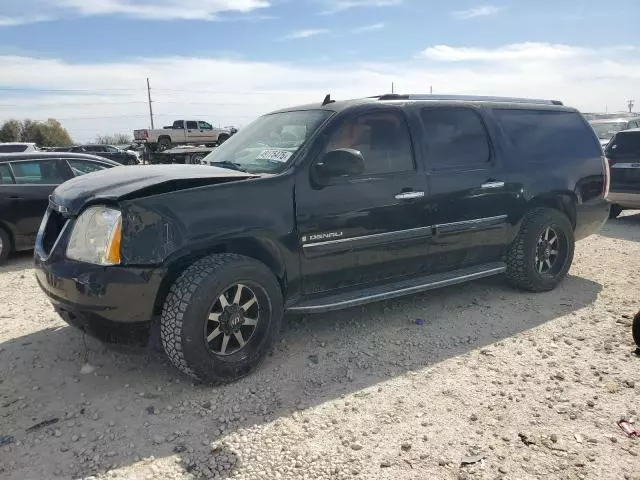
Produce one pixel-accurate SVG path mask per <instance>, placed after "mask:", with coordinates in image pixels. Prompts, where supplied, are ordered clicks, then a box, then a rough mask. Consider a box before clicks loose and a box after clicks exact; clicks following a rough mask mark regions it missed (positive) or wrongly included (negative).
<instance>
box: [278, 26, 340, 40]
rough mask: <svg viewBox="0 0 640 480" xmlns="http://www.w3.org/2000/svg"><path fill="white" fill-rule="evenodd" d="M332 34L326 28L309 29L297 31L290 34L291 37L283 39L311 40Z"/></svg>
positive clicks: (283, 38)
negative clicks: (311, 38) (310, 38)
mask: <svg viewBox="0 0 640 480" xmlns="http://www.w3.org/2000/svg"><path fill="white" fill-rule="evenodd" d="M327 33H330V31H329V30H327V29H326V28H308V29H306V30H297V31H295V32H292V33H290V34H289V35H285V36H284V37H282V40H296V39H300V38H309V37H315V36H318V35H326V34H327Z"/></svg>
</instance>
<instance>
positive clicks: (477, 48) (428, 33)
mask: <svg viewBox="0 0 640 480" xmlns="http://www.w3.org/2000/svg"><path fill="white" fill-rule="evenodd" d="M639 18H640V2H639V1H637V0H618V1H617V2H615V5H613V6H612V5H610V4H608V3H607V2H603V1H602V0H598V1H592V0H554V1H550V0H535V1H529V0H511V1H506V0H495V1H490V2H483V1H476V0H449V1H447V2H444V1H432V0H20V1H17V0H0V121H3V120H6V119H8V118H18V119H24V118H31V119H35V120H46V119H47V118H57V119H59V120H60V121H61V122H62V124H63V125H64V126H65V127H67V129H68V130H69V132H70V133H71V135H72V137H73V138H74V140H76V141H77V142H83V141H85V142H86V141H91V140H93V139H95V137H96V136H97V135H103V134H111V133H131V131H132V130H133V129H135V128H148V127H149V126H150V119H149V107H148V103H147V84H146V79H147V78H149V81H150V85H151V96H152V100H153V109H154V119H155V124H156V127H158V126H163V125H167V124H170V123H172V121H173V120H174V119H179V118H194V119H199V120H200V119H201V120H205V121H208V122H210V123H212V124H214V125H219V126H227V125H235V126H240V127H242V126H244V125H247V124H248V123H249V122H251V121H252V120H253V119H255V118H256V117H257V116H258V115H261V114H263V113H266V112H269V111H270V110H274V109H277V108H283V107H287V106H294V105H297V104H301V103H309V102H318V103H319V102H321V101H322V99H323V98H324V96H325V94H327V93H331V95H332V97H333V98H334V99H345V98H354V97H364V96H370V95H376V94H383V93H388V92H390V91H391V88H392V87H391V85H392V83H393V84H394V86H395V91H396V92H397V93H428V92H429V89H430V88H431V87H432V88H433V92H434V93H443V94H486V95H504V96H524V97H536V98H550V99H559V100H562V101H563V102H565V103H566V104H568V105H572V106H575V107H577V108H579V109H580V110H582V111H622V110H624V109H625V108H626V101H627V100H628V99H635V98H636V95H637V96H638V97H640V92H638V91H637V90H638V89H640V62H638V61H637V60H638V58H639V54H640V45H639V44H638V41H637V40H636V37H635V32H636V31H637V28H636V27H637V22H638V19H639ZM638 100H639V101H640V98H638Z"/></svg>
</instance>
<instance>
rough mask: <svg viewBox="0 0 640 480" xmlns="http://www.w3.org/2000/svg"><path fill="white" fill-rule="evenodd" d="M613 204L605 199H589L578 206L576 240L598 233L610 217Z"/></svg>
mask: <svg viewBox="0 0 640 480" xmlns="http://www.w3.org/2000/svg"><path fill="white" fill-rule="evenodd" d="M610 208H611V205H610V204H609V203H608V202H606V201H604V200H596V201H589V202H585V203H581V204H580V205H577V206H576V229H575V232H574V235H575V238H576V240H582V239H583V238H586V237H588V236H590V235H593V234H595V233H598V232H599V231H600V229H601V228H602V227H603V225H604V224H605V223H606V221H607V219H608V218H609V209H610Z"/></svg>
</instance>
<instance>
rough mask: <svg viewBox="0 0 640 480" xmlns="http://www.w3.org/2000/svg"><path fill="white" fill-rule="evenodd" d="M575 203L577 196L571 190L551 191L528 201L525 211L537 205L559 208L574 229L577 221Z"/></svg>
mask: <svg viewBox="0 0 640 480" xmlns="http://www.w3.org/2000/svg"><path fill="white" fill-rule="evenodd" d="M577 204H578V198H577V197H576V195H575V193H573V192H569V191H565V192H551V193H545V194H542V195H538V196H536V197H534V198H532V199H531V200H530V201H529V202H528V205H527V211H529V210H532V209H534V208H537V207H547V208H553V209H554V210H559V211H560V212H562V213H563V214H564V215H566V216H567V218H568V219H569V221H570V222H571V226H572V227H573V229H574V230H575V228H576V222H577V209H576V206H577Z"/></svg>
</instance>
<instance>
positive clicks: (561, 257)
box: [506, 208, 575, 292]
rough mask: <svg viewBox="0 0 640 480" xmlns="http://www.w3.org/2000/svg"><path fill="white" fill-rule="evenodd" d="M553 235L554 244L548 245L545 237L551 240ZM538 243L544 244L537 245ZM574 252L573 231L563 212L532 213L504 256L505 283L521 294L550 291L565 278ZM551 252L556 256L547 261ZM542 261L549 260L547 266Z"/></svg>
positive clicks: (534, 211) (538, 210)
mask: <svg viewBox="0 0 640 480" xmlns="http://www.w3.org/2000/svg"><path fill="white" fill-rule="evenodd" d="M554 234H555V237H556V242H555V243H553V244H549V242H548V241H546V240H545V239H544V237H545V236H548V237H549V240H553V238H554V237H553V235H554ZM540 239H542V242H543V243H539V241H540ZM554 247H555V248H554ZM574 248H575V239H574V236H573V227H572V225H571V222H570V221H569V219H568V218H567V217H566V216H565V215H564V214H563V213H562V212H560V211H558V210H554V209H551V208H536V209H534V210H531V211H529V212H528V213H527V214H526V215H525V217H524V219H523V221H522V225H521V226H520V231H519V233H518V236H517V237H516V239H515V240H514V242H513V244H512V245H511V247H510V249H509V252H508V253H507V258H506V262H507V279H508V281H509V282H510V283H511V284H513V285H514V286H516V287H518V288H521V289H523V290H529V291H532V292H547V291H549V290H553V289H554V288H555V287H556V286H557V285H558V284H559V283H560V282H561V281H562V280H563V279H564V278H565V277H566V276H567V273H568V272H569V268H570V267H571V263H572V262H573V253H574ZM554 251H555V252H557V253H556V255H555V256H553V255H551V256H549V257H547V255H548V254H550V253H551V254H552V252H554ZM545 258H548V262H549V263H548V264H547V263H546V261H545V260H544V259H545ZM541 264H542V267H541ZM540 268H542V271H541V270H540Z"/></svg>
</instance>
